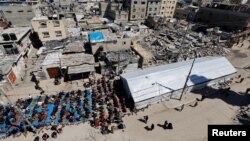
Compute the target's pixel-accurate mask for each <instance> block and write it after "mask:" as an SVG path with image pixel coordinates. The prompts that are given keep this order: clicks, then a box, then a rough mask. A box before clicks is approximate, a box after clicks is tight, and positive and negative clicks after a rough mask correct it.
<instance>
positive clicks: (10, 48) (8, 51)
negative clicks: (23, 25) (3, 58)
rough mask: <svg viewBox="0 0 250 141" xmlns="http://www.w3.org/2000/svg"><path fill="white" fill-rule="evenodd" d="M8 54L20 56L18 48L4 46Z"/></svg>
mask: <svg viewBox="0 0 250 141" xmlns="http://www.w3.org/2000/svg"><path fill="white" fill-rule="evenodd" d="M3 47H4V49H5V52H6V54H18V53H19V51H18V49H17V47H13V45H3Z"/></svg>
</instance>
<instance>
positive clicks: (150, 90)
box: [121, 57, 236, 103]
mask: <svg viewBox="0 0 250 141" xmlns="http://www.w3.org/2000/svg"><path fill="white" fill-rule="evenodd" d="M192 61H193V60H189V61H184V62H178V63H173V64H167V65H162V66H158V67H153V68H147V69H144V70H141V71H137V72H132V73H127V74H123V75H122V76H121V77H122V80H123V82H124V83H125V84H124V87H127V92H128V93H130V94H131V96H132V97H133V99H134V102H135V103H137V102H140V101H143V100H147V99H150V98H153V97H157V96H160V95H162V94H166V93H169V92H173V91H176V90H179V89H182V88H183V86H184V84H185V81H186V77H187V76H188V73H189V70H190V67H191V64H192ZM234 73H236V69H235V68H234V67H233V66H232V64H231V63H230V62H229V61H228V60H227V59H226V58H225V57H204V58H198V59H196V61H195V63H194V66H193V69H192V71H191V75H190V77H189V80H188V83H187V85H188V86H193V85H197V84H200V83H205V82H207V81H209V80H214V79H218V78H221V79H223V77H224V76H227V75H231V74H234Z"/></svg>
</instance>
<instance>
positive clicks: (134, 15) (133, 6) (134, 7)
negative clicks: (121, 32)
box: [129, 0, 147, 22]
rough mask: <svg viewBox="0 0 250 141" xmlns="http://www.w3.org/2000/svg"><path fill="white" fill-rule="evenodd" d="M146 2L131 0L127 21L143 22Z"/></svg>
mask: <svg viewBox="0 0 250 141" xmlns="http://www.w3.org/2000/svg"><path fill="white" fill-rule="evenodd" d="M146 10H147V0H131V1H130V8H129V21H131V22H144V20H145V18H146Z"/></svg>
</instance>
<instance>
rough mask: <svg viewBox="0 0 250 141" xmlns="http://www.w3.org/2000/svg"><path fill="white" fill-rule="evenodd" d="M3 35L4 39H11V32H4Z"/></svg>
mask: <svg viewBox="0 0 250 141" xmlns="http://www.w3.org/2000/svg"><path fill="white" fill-rule="evenodd" d="M2 36H3V39H4V41H9V40H10V36H9V34H7V33H4V34H2Z"/></svg>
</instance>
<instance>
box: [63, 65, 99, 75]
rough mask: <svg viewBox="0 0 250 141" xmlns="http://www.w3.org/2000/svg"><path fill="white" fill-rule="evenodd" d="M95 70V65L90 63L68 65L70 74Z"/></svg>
mask: <svg viewBox="0 0 250 141" xmlns="http://www.w3.org/2000/svg"><path fill="white" fill-rule="evenodd" d="M93 71H95V67H94V65H88V64H84V65H79V66H70V67H68V74H78V73H84V72H93Z"/></svg>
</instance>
